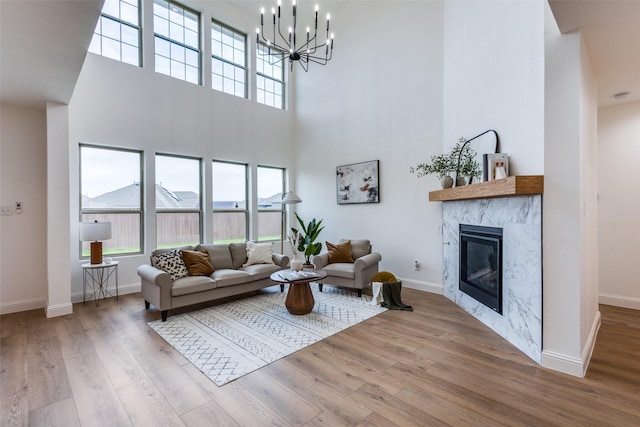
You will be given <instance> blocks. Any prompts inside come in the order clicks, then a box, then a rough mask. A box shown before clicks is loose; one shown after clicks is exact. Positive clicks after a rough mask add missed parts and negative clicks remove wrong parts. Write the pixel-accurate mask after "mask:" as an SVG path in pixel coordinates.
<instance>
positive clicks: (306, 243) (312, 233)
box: [291, 213, 324, 266]
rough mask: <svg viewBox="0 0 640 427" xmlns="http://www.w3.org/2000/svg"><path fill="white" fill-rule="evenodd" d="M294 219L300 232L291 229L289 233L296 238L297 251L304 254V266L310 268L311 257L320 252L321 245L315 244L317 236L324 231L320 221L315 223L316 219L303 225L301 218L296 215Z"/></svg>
mask: <svg viewBox="0 0 640 427" xmlns="http://www.w3.org/2000/svg"><path fill="white" fill-rule="evenodd" d="M296 219H297V220H298V223H299V224H300V228H301V230H300V231H298V229H296V228H294V227H291V231H292V232H293V233H294V235H296V236H298V239H296V240H297V242H298V251H299V252H300V253H303V254H304V259H305V261H304V262H305V265H306V266H310V265H311V257H312V256H313V255H318V254H319V253H320V251H321V250H322V243H320V242H316V239H317V238H318V235H320V232H321V231H322V230H323V229H324V227H321V226H320V225H321V224H322V220H320V221H316V219H315V218H313V219H312V220H311V222H309V224H307V225H305V223H304V221H302V218H300V217H299V216H298V214H297V213H296Z"/></svg>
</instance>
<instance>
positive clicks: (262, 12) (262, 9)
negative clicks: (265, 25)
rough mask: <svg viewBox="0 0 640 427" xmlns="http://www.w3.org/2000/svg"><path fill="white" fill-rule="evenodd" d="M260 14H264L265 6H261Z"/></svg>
mask: <svg viewBox="0 0 640 427" xmlns="http://www.w3.org/2000/svg"><path fill="white" fill-rule="evenodd" d="M260 14H261V15H264V7H261V8H260Z"/></svg>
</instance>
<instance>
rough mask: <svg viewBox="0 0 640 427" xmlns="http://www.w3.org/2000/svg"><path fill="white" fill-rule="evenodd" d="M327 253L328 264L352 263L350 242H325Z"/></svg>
mask: <svg viewBox="0 0 640 427" xmlns="http://www.w3.org/2000/svg"><path fill="white" fill-rule="evenodd" d="M325 243H326V244H327V250H328V251H329V264H332V263H334V262H353V257H352V255H351V240H345V241H342V242H340V243H336V244H334V243H331V242H325Z"/></svg>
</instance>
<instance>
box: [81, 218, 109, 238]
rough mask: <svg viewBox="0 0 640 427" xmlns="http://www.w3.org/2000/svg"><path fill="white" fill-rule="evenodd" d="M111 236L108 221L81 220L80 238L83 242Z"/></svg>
mask: <svg viewBox="0 0 640 427" xmlns="http://www.w3.org/2000/svg"><path fill="white" fill-rule="evenodd" d="M110 238H111V223H110V222H98V221H96V222H81V223H80V240H82V241H83V242H88V241H92V242H93V241H98V240H108V239H110Z"/></svg>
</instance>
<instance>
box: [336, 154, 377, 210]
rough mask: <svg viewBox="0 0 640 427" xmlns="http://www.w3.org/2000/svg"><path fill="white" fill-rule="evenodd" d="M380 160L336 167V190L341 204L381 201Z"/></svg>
mask: <svg viewBox="0 0 640 427" xmlns="http://www.w3.org/2000/svg"><path fill="white" fill-rule="evenodd" d="M378 162H379V161H378V160H371V161H369V162H362V163H353V164H350V165H344V166H338V167H337V168H336V190H337V198H338V200H337V201H338V204H339V205H345V204H349V203H378V202H380V191H379V188H378Z"/></svg>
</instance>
